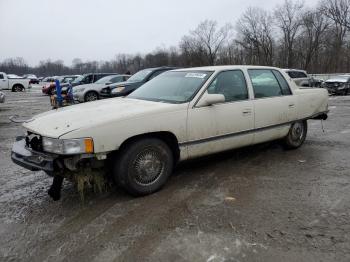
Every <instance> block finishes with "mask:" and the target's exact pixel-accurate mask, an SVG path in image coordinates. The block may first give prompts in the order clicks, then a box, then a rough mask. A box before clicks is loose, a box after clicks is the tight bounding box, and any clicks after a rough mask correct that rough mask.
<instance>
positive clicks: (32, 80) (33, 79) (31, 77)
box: [23, 74, 39, 84]
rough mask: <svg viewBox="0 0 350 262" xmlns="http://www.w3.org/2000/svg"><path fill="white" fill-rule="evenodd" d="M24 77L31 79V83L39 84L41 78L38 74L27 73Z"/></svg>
mask: <svg viewBox="0 0 350 262" xmlns="http://www.w3.org/2000/svg"><path fill="white" fill-rule="evenodd" d="M23 77H24V78H26V79H29V83H30V84H39V79H38V78H37V77H36V75H33V74H27V75H23Z"/></svg>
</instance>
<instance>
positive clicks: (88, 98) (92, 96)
mask: <svg viewBox="0 0 350 262" xmlns="http://www.w3.org/2000/svg"><path fill="white" fill-rule="evenodd" d="M85 99H86V101H95V100H98V97H97V95H96V94H95V93H93V92H90V93H87V94H86V98H85Z"/></svg>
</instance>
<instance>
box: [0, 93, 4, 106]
mask: <svg viewBox="0 0 350 262" xmlns="http://www.w3.org/2000/svg"><path fill="white" fill-rule="evenodd" d="M0 103H5V93H3V92H1V91H0Z"/></svg>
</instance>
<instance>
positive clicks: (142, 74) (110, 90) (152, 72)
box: [100, 66, 176, 98]
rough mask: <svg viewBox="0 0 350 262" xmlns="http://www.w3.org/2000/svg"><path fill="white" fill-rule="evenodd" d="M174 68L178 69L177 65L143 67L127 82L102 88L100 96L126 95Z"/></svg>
mask: <svg viewBox="0 0 350 262" xmlns="http://www.w3.org/2000/svg"><path fill="white" fill-rule="evenodd" d="M172 69H176V67H168V66H163V67H155V68H146V69H143V70H141V71H138V72H137V73H135V74H134V75H132V76H131V77H130V78H129V79H128V80H127V81H125V82H120V83H115V84H111V85H108V86H106V87H105V88H103V89H102V90H101V92H100V96H101V97H103V98H110V97H117V96H126V95H128V94H130V93H131V92H133V91H134V90H135V89H137V88H139V87H140V86H142V85H143V84H144V83H146V82H147V81H149V80H151V79H152V78H154V77H156V76H158V75H160V74H161V73H164V72H166V71H169V70H172Z"/></svg>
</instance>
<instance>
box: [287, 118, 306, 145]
mask: <svg viewBox="0 0 350 262" xmlns="http://www.w3.org/2000/svg"><path fill="white" fill-rule="evenodd" d="M306 134H307V122H306V120H304V121H298V122H295V123H294V124H292V126H291V127H290V129H289V132H288V135H287V136H286V137H285V138H284V145H285V147H286V148H287V149H295V148H298V147H300V146H301V145H302V144H303V143H304V141H305V138H306Z"/></svg>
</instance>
